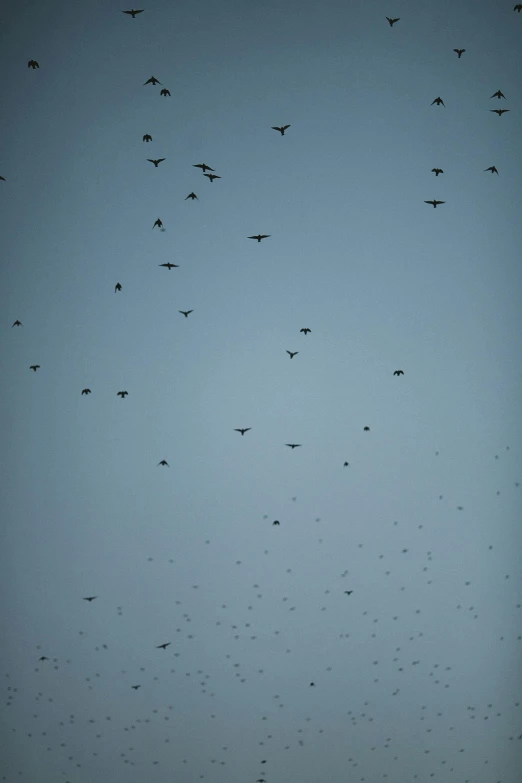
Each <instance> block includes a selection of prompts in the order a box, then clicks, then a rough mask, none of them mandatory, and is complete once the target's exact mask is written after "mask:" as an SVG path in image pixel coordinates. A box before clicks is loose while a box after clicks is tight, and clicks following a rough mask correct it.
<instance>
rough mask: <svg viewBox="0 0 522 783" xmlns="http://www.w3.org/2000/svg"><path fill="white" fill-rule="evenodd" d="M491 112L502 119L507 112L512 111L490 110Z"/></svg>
mask: <svg viewBox="0 0 522 783" xmlns="http://www.w3.org/2000/svg"><path fill="white" fill-rule="evenodd" d="M490 111H492V112H494V113H495V114H498V116H499V117H502V115H503V114H505V113H506V112H507V111H510V110H509V109H490Z"/></svg>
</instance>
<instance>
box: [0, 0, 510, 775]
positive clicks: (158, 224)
mask: <svg viewBox="0 0 522 783" xmlns="http://www.w3.org/2000/svg"><path fill="white" fill-rule="evenodd" d="M143 11H144V9H132V10H128V11H124V12H123V13H124V14H126V15H129V16H131V17H132V18H133V19H135V18H136V17H137V16H138V15H139V14H142V13H143ZM514 11H515V12H518V13H520V12H521V11H522V3H521V4H517V5H515V6H514ZM386 19H387V21H388V23H389V25H390V27H393V26H394V25H395V24H397V23H398V22H399V21H400V18H391V17H386ZM453 51H454V52H455V53H456V54H457V57H458V59H461V57H462V55H463V54H464V53H465V52H466V49H463V48H455V49H454V50H453ZM28 67H29V68H31V69H33V70H35V69H39V68H40V65H39V63H38V61H36V60H33V59H31V60H29V62H28ZM149 84H150V85H153V86H156V85H159V86H161V87H162V89H161V91H160V95H161V96H164V97H168V96H170V92H169V90H168V89H167V88H165V87H163V86H162V83H161V82H160V81H159V80H158V79H157V78H156V77H155V76H151V77H150V78H149V79H147V80H146V81H145V82H144V86H145V85H149ZM490 98H497V99H498V100H501V99H505V95H504V94H503V92H502V91H501V90H497V91H496V92H494V93H493V94H492V95H491V96H490ZM431 105H436V106H442V107H445V104H444V101H443V99H442V98H441V97H440V96H438V97H436V98H435V99H434V100H433V101H432V103H431ZM490 111H491V112H494V113H496V114H498V115H499V116H502V114H504V113H506V112H508V111H509V109H490ZM290 127H291V125H290V124H285V125H277V126H272V129H273V130H274V131H276V132H278V133H279V134H280V135H281V136H285V132H286V131H287V130H288V129H289V128H290ZM142 139H143V142H144V143H147V144H148V143H151V142H152V140H153V138H152V135H151V134H150V133H146V134H144V135H143V137H142ZM165 160H166V158H164V157H163V158H147V161H148V162H150V163H152V164H153V166H154V168H158V167H159V165H160V164H161V163H163V162H164V161H165ZM192 165H193V167H195V168H198V169H200V170H201V172H202V174H203V176H204V177H206V178H207V179H208V181H209V182H210V183H213V182H214V181H215V180H218V179H221V177H220V176H219V175H218V174H216V173H215V170H214V169H213V168H211V167H210V166H209V165H208V164H206V163H195V164H192ZM431 171H432V172H433V173H434V174H435V177H439V176H440V175H442V174H444V170H443V169H441V168H438V167H434V168H433V169H432V170H431ZM484 172H490V173H491V174H496V175H497V176H498V175H499V172H498V169H497V167H496V166H494V165H492V166H489V167H487V168H486V169H484ZM0 179H2V180H4V181H5V178H4V177H0ZM188 199H191V200H192V201H194V200H197V199H198V196H197V195H196V193H195V192H190V193H189V194H188V195H187V196H186V197H185V200H188ZM425 203H426V204H428V205H432V206H433V207H434V208H436V207H437V206H439V205H441V204H444V203H446V202H445V201H442V200H438V199H431V200H425ZM155 228H159V229H160V230H164V227H163V222H162V220H161V218H159V217H158V218H157V219H156V220H155V221H154V223H153V225H152V229H153V230H154V229H155ZM270 236H271V235H270V234H261V233H258V234H255V235H251V236H249V237H248V239H251V240H254V241H256V242H258V243H261V242H262V241H263V240H265V239H268V238H269V237H270ZM159 266H161V267H164V268H166V269H167V270H168V271H170V270H172V269H174V268H177V267H178V265H177V264H174V263H171V262H168V263H162V264H159ZM122 290H123V286H122V284H121V283H120V282H117V283H116V284H115V287H114V292H115V293H117V292H121V291H122ZM178 312H179V313H180V314H181V315H183V316H184V317H185V318H188V316H189V315H190V314H191V313H193V312H194V310H192V309H189V310H179V311H178ZM12 327H23V323H22V321H21V320H19V319H16V320H15V321H14V322H13V324H12ZM299 331H300V333H302V334H303V335H304V336H305V337H306V336H307V335H309V334H311V333H312V330H311V329H310V328H309V327H302V328H301V329H300V330H299ZM286 353H287V354H288V356H289V357H290V359H291V360H293V359H294V357H295V356H297V355H298V354H299V351H290V350H288V349H287V350H286ZM29 369H30V370H32V371H33V372H36V371H37V370H39V369H40V365H39V364H31V365H29ZM403 375H404V371H403V370H402V369H396V370H394V372H393V376H396V377H400V376H403ZM91 393H92V391H91V389H90V388H88V387H85V388H83V389H82V390H81V395H82V396H87V395H89V394H91ZM128 394H129V392H128V391H127V390H120V391H118V392H117V396H119V397H120V398H121V399H122V400H123V399H125V397H127V396H128ZM251 429H252V427H237V428H235V429H234V431H235V432H238V433H239V434H240V435H241V436H242V437H243V436H244V435H245V434H246V433H248V432H250V431H251ZM363 431H364V432H369V431H370V427H369V426H368V425H365V426H364V427H363ZM284 445H285V446H286V447H288V448H290V449H291V450H294V449H297V448H300V447H301V446H302V444H301V443H293V442H291V443H285V444H284ZM506 448H507V449H509V447H506ZM349 464H350V463H349V462H348V461H345V462H344V463H343V467H345V468H346V467H348V466H349ZM157 466H158V467H160V466H162V467H170V465H169V463H168V461H167V460H166V459H162V460H160V461H159V462H158V463H157ZM516 486H518V482H517V484H516ZM439 498H440V499H442V495H440V496H439ZM292 499H293V500H295V498H292ZM457 508H458V509H459V510H463V507H462V506H458V507H457ZM318 521H320V520H319V519H316V522H318ZM280 524H281V523H280V520H279V519H275V520H273V522H272V526H277V527H279V526H280ZM395 524H397V523H395ZM420 527H422V525H421V526H420ZM206 543H209V542H208V541H207V542H206ZM360 546H362V545H360ZM489 548H490V549H492V548H493V547H492V545H490V547H489ZM407 552H408V549H406V548H404V549H403V550H402V553H403V554H405V553H407ZM379 557H380V558H382V557H384V556H383V555H379ZM149 560H152V558H149ZM430 560H432V555H431V552H429V553H428V555H427V561H430ZM169 562H172V561H169ZM236 563H237V564H239V563H240V561H236ZM424 570H427V566H425V567H424ZM288 571H290V569H288ZM347 573H348V572H347V571H346V572H345V573H343V574H341V575H340V576H341V577H342V578H345V577H346V576H347ZM386 573H389V572H386ZM508 576H509V575H506V578H508ZM468 584H470V583H469V582H466V585H468ZM193 587H197V585H195V586H193ZM254 588H255V589H258V588H259V585H257V584H255V585H254ZM402 589H404V588H401V590H402ZM325 592H326V593H329V592H330V590H326V591H325ZM342 592H343V594H344V595H346V596H351V595H352V593H353V592H354V590H353V589H350V590H343V591H342ZM258 597H261V594H258ZM96 599H98V595H86V596H84V597H83V600H84V601H86V602H87V603H89V604H91V603H92V602H94V601H95V600H96ZM284 600H287V599H286V598H285V599H284ZM343 600H344V599H343ZM176 603H178V604H179V603H180V602H176ZM518 606H520V605H518ZM460 608H461V605H460V604H459V605H458V609H460ZM118 609H119V610H120V609H121V607H118ZM248 609H249V610H251V609H252V606H248ZM291 609H295V607H291ZM322 609H323V610H325V609H326V607H322ZM470 610H473V607H470ZM418 611H420V610H418ZM118 614H121V611H119V612H118ZM363 614H365V615H366V614H368V612H367V611H364V612H363ZM475 616H476V615H475ZM183 617H184V620H186V621H191V619H192V618H190V617H189V615H188V614H185V615H184V616H183ZM393 619H394V620H396V619H397V617H394V618H393ZM374 622H377V619H374ZM219 624H220V622H218V623H217V625H219ZM246 626H247V627H248V626H249V624H248V623H247V624H246ZM231 627H232V629H234V630H238V629H237V625H235V624H234V625H232V626H231ZM177 630H178V631H179V630H180V629H179V628H178V629H177ZM80 633H83V632H80ZM275 633H276V634H279V630H277V631H276V632H275ZM373 635H374V636H375V634H373ZM419 635H420V636H421V635H422V634H419ZM340 636H341V638H343V637H344V638H346V639H347V638H348V637H349V636H350V634H349V633H346V634H343V633H342V634H341V635H340ZM187 638H192V637H191V635H188V637H187ZM234 638H235V639H239V634H236V635H235V636H234ZM250 638H251V639H256V637H255V636H251V637H250ZM518 638H519V639H520V637H518ZM411 640H412V637H411V638H410V641H411ZM171 645H172V642H171V641H166V642H162V643H160V644H156V645H154V646H155V648H156V649H158V650H163V651H167V649H168V648H169V647H170V646H171ZM103 648H104V649H107V645H105V644H104V645H103ZM96 649H97V650H98V648H96ZM400 649H401V648H400V647H398V648H396V652H397V653H399V651H400ZM286 652H287V653H290V650H287V651H286ZM174 655H175V656H177V655H179V653H175V654H174ZM227 658H230V655H227ZM50 660H51V659H50V657H49V656H47V655H40V656H39V658H38V661H39V662H40V663H45V662H48V661H50ZM398 660H399V658H398V657H396V658H394V662H396V661H398ZM52 661H53V662H54V664H55V669H58V668H59V667H58V658H53V659H52ZM67 663H70V661H67ZM374 664H375V665H377V664H378V661H374ZM420 664H421V661H420V660H414V661H412V662H411V665H412V666H417V665H420ZM234 666H237V667H238V668H239V664H234ZM438 667H439V664H438V663H437V664H435V665H434V666H433V668H432V669H431V671H430V676H431V675H433V674H434V672H435V676H437V673H436V671H435V670H436V669H437V668H438ZM329 669H331V667H327V668H326V671H328V670H329ZM141 670H142V671H145V669H144V668H143V667H142V669H141ZM398 670H399V671H403V667H399V669H398ZM450 670H451V666H446V667H445V671H447V672H449V671H450ZM172 672H174V670H171V673H172ZM259 672H260V673H263V670H262V669H260V670H259ZM124 673H126V671H125V672H124ZM198 675H199V676H200V677H202V680H201V682H200V684H201V686H202V687H203V691H202V693H206V690H205V689H206V686H207V679H208V678H209V677H210V675H209V674H208V673H205V672H204V671H203V670H198ZM97 676H98V675H97ZM235 676H236V677H238V679H239V681H240V682H245V681H246V678H245V677H241V674H240V673H239V672H236V674H235ZM87 679H88V680H89V682H90V679H89V678H87ZM154 679H157V678H154ZM448 679H449V675H448ZM374 682H378V679H376V680H374ZM435 682H436V683H437V684H438V683H439V682H440V680H439V679H436V680H435ZM142 685H143V683H134V684H131V685H130V688H131V689H132V690H134V691H138V690H139V689H140V688H142ZM92 687H93V686H92V685H89V688H90V689H92ZM308 687H309V688H316V681H315V680H312V681H309V682H308ZM444 687H449V682H446V683H445V686H444ZM8 690H11V688H9V689H8ZM399 690H400V689H399V688H397V689H396V690H395V691H394V692H393V695H394V696H395V695H397V694H398V693H399ZM16 691H17V689H16V688H15V689H14V691H13V692H12V693H10V695H9V699H8V703H9V704H11V703H13V698H14V695H15V694H16ZM212 695H213V694H212ZM41 696H42V694H41V693H39V694H38V699H40V697H41ZM133 698H134V697H133ZM274 698H279V695H278V694H276V695H275V696H274ZM367 704H368V702H365V703H364V708H366V706H367ZM280 706H283V705H280ZM515 706H516V707H517V708H518V707H519V703H518V702H515ZM424 708H425V707H424V706H423V709H424ZM171 709H172V706H171V705H169V710H171ZM467 709H468V710H470V711H471V712H472V713H474V711H475V709H476V708H475V707H468V708H467ZM492 710H493V707H492V705H491V704H489V705H488V708H487V711H486V712H487V713H488V714H487V717H489V716H490V715H491V716H493V712H492ZM154 712H157V710H155V711H154ZM348 715H349V716H350V718H349V720H350V722H351V725H352V727H355V726H356V725H357V719H359V720H362V718H363V717H366V712H363V713H362V714H361V715H359V716H355V715H353V714H352V711H351V710H350V711H349V712H348ZM437 715H439V716H441V715H442V713H437ZM35 717H36V716H35ZM73 717H74V716H71V718H73ZM212 717H214V715H212ZM474 717H475V715H474V714H472V716H471V719H474ZM497 717H500V713H497ZM165 719H166V720H168V715H166V716H165ZM263 719H265V718H263ZM485 719H486V718H485ZM107 720H109V718H107ZM140 720H141V718H140V719H137V720H135V721H134V723H132V729H133V730H135V729H136V723H139V722H140ZM143 720H144V721H145V722H148V719H145V718H143ZM311 720H312V719H311V718H306V721H307V722H310V721H311ZM371 720H373V717H372V718H371ZM90 722H94V720H91V721H90ZM131 722H132V721H131ZM70 723H71V721H70ZM72 723H74V721H72ZM60 725H63V724H62V723H60ZM452 728H453V727H452ZM126 730H127V727H126ZM298 731H299V732H303V731H304V724H303V726H301V727H300V728H299V730H298ZM319 731H320V733H322V729H320V730H319ZM28 736H30V737H31V736H32V735H31V734H29V735H28ZM96 736H97V738H100V737H101V736H102V735H96ZM271 739H272V735H268V740H271ZM509 739H510V740H513V739H514V736H511V737H510V738H509ZM517 739H518V740H521V739H522V734H520V735H519V736H518V737H517ZM388 740H390V738H388ZM265 743H267V744H268V741H267V739H264V740H262V741H261V742H260V743H259V744H260V745H264V744H265ZM298 744H299V746H300V747H302V746H303V745H304V741H303V740H302V739H299V741H298ZM62 745H63V746H64V747H65V743H62ZM289 747H290V746H285V749H288V748H289ZM385 747H386V748H387V747H388V744H385ZM129 750H132V751H133V750H134V748H130V749H129ZM223 750H224V751H226V750H228V747H224V748H223ZM372 750H375V747H372ZM460 752H464V749H461V751H460ZM94 755H96V754H94ZM122 756H125V759H124V763H126V764H130V765H131V766H134V765H135V764H136V763H137V762H135V761H133V760H131V759H132V754H130V756H129V755H128V754H125V753H123V754H122ZM395 758H396V757H395ZM73 760H74V761H75V759H74V758H73V757H72V756H69V761H73ZM214 761H215V760H214V759H213V763H214ZM267 761H268V760H267V759H261V760H260V761H259V764H260V765H263V769H262V770H261V772H260V773H259V774H260V777H258V778H257V779H256V783H267V780H268V777H267V776H266V773H265V769H266V767H265V766H264V765H266V764H267ZM349 761H350V762H352V761H353V759H352V758H351V757H350V759H349ZM183 762H184V763H186V760H183ZM153 763H154V764H157V763H158V762H156V761H155V762H153ZM220 763H221V764H223V765H225V763H226V762H224V761H221V762H220ZM442 764H446V761H445V760H444V761H443V762H442ZM81 766H82V765H81V764H80V763H79V762H78V763H76V767H77V768H81ZM353 766H357V763H354V764H353ZM447 769H449V771H450V772H452V771H453V767H451V768H450V767H447ZM203 777H204V775H200V778H203ZM417 777H418V776H417V775H416V774H415V775H413V778H414V779H416V778H417ZM3 780H6V777H5V776H4V778H3ZM361 780H362V781H364V780H365V779H364V778H361ZM67 783H70V781H67ZM466 783H468V780H466ZM498 783H500V781H498Z"/></svg>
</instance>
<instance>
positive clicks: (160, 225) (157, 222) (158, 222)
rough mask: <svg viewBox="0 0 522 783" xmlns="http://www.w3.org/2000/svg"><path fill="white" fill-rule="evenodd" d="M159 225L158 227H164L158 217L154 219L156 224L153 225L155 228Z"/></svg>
mask: <svg viewBox="0 0 522 783" xmlns="http://www.w3.org/2000/svg"><path fill="white" fill-rule="evenodd" d="M156 226H158V228H163V222H162V221H161V220H160V218H158V219H157V220H156V221H154V225H153V226H152V229H153V230H154V229H155V228H156Z"/></svg>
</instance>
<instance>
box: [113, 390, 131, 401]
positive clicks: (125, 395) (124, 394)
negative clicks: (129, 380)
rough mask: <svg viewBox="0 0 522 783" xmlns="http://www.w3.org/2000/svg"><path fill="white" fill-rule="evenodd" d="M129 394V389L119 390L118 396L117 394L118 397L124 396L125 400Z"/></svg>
mask: <svg viewBox="0 0 522 783" xmlns="http://www.w3.org/2000/svg"><path fill="white" fill-rule="evenodd" d="M128 394H129V392H128V391H119V392H117V394H116V396H117V397H121V398H122V400H124V399H125V397H127V395H128Z"/></svg>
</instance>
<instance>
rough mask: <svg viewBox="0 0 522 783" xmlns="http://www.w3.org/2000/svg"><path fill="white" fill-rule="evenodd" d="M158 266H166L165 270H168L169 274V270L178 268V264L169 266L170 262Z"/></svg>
mask: <svg viewBox="0 0 522 783" xmlns="http://www.w3.org/2000/svg"><path fill="white" fill-rule="evenodd" d="M158 266H166V267H167V269H168V270H169V272H170V270H171V269H174V267H178V266H179V264H171V263H170V261H169V262H168V263H166V264H158Z"/></svg>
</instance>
